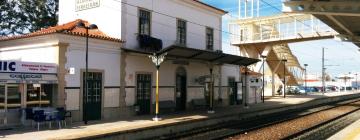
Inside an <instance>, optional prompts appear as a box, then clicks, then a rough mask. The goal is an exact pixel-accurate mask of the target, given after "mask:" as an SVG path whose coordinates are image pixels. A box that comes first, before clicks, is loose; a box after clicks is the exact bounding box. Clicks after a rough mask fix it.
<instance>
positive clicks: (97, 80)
mask: <svg viewBox="0 0 360 140" xmlns="http://www.w3.org/2000/svg"><path fill="white" fill-rule="evenodd" d="M83 77H84V78H83V79H84V80H83V85H85V72H84V73H83ZM87 84H88V92H87V95H86V94H83V96H84V98H83V99H84V100H83V106H84V109H83V117H84V120H88V121H90V120H101V105H102V89H103V86H102V73H101V72H88V76H87ZM85 90H86V89H85V86H83V93H85V92H84V91H85Z"/></svg>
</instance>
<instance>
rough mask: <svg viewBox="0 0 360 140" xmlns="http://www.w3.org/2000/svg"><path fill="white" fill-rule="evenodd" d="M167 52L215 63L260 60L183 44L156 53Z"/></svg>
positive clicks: (248, 63) (245, 64)
mask: <svg viewBox="0 0 360 140" xmlns="http://www.w3.org/2000/svg"><path fill="white" fill-rule="evenodd" d="M122 50H124V51H126V52H133V53H141V54H152V53H151V52H146V51H141V50H134V49H129V48H122ZM163 53H167V55H166V57H167V58H168V59H169V58H171V59H191V60H198V61H206V62H211V63H214V64H232V65H240V66H249V65H251V64H254V63H256V62H259V61H260V60H259V59H253V58H248V57H242V56H237V55H231V54H226V53H223V52H221V51H210V50H201V49H195V48H188V47H182V46H176V45H173V46H170V47H166V48H164V49H162V50H160V51H158V52H156V54H163Z"/></svg>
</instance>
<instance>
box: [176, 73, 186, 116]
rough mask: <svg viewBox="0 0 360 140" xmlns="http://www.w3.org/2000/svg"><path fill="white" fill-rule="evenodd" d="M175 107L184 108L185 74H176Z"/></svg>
mask: <svg viewBox="0 0 360 140" xmlns="http://www.w3.org/2000/svg"><path fill="white" fill-rule="evenodd" d="M176 109H177V110H185V109H186V76H185V75H176Z"/></svg>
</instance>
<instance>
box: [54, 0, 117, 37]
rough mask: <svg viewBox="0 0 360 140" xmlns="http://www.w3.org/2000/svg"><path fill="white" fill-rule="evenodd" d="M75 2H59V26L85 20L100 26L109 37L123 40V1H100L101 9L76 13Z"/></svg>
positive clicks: (64, 0)
mask: <svg viewBox="0 0 360 140" xmlns="http://www.w3.org/2000/svg"><path fill="white" fill-rule="evenodd" d="M75 1H76V0H60V1H59V22H58V24H59V25H60V24H65V23H68V22H71V21H74V20H76V19H83V20H87V21H89V22H90V23H92V24H96V25H98V28H99V29H100V30H101V31H103V32H104V33H106V34H107V35H109V36H112V37H115V38H121V0H100V7H97V8H93V9H87V10H83V11H78V12H76V11H75Z"/></svg>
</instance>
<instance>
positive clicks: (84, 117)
mask: <svg viewBox="0 0 360 140" xmlns="http://www.w3.org/2000/svg"><path fill="white" fill-rule="evenodd" d="M77 27H79V28H84V29H85V30H86V34H85V35H86V49H85V76H84V79H85V83H84V84H85V91H84V95H83V100H84V101H83V102H84V104H83V109H84V113H83V121H84V124H87V122H88V120H87V114H86V113H87V107H86V104H87V102H88V101H87V96H88V69H89V68H88V59H89V30H93V29H98V27H97V26H96V25H95V24H91V25H89V26H86V25H85V24H84V23H83V22H82V21H80V22H79V23H77Z"/></svg>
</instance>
